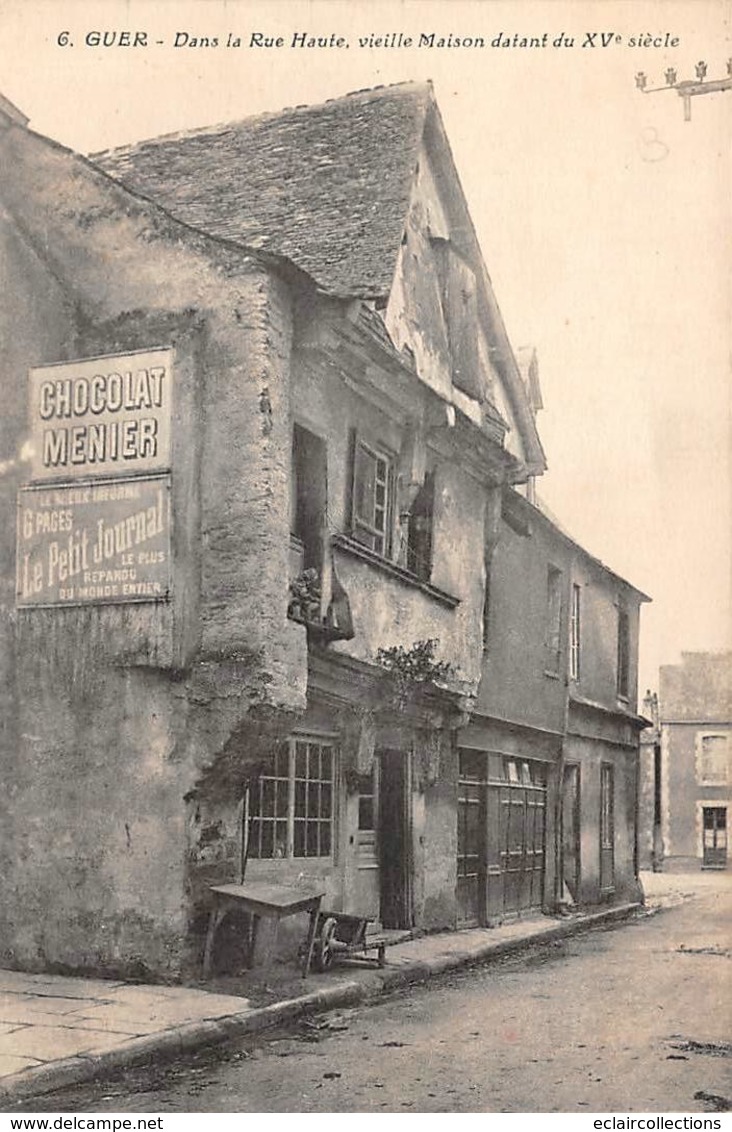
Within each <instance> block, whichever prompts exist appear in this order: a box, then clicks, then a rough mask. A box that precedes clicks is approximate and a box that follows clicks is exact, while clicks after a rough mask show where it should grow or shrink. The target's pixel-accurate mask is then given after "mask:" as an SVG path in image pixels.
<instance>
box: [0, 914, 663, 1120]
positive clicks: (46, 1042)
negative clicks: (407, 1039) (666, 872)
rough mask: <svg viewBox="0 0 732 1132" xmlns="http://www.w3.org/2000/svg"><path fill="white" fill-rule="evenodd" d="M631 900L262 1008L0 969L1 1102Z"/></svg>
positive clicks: (352, 977) (407, 944)
mask: <svg viewBox="0 0 732 1132" xmlns="http://www.w3.org/2000/svg"><path fill="white" fill-rule="evenodd" d="M640 909H641V906H640V905H638V904H624V905H621V906H618V907H614V908H608V909H606V910H604V911H602V912H595V913H591V914H589V915H581V914H575V915H571V916H565V917H547V916H538V917H536V918H533V919H525V920H520V921H516V922H514V923H510V924H504V925H502V926H501V927H498V928H474V929H468V930H465V931H456V932H442V933H438V934H435V935H425V936H422V937H420V938H417V939H410V940H406V941H404V942H401V943H398V944H396V945H395V946H393V947H390V948H389V950H388V952H387V966H386V967H385V968H383V969H376V968H375V967H366V966H363V965H362V966H357V965H356V964H341V965H337V966H335V967H334V968H333V969H332V970H331V971H330V972H328V973H327V974H324V975H314V974H313V975H309V976H308V978H307V979H301V980H298V981H297V984H296V987H297V989H296V991H295V992H294V994H293V990H292V988H293V985H295V984H294V982H293V979H292V971H291V970H290V971H288V972H287V979H286V981H285V982H284V983H282V984H281V985H280V987H279V994H278V989H277V974H276V972H275V973H274V974H273V976H272V978H271V979H270V978H269V975H268V982H269V981H271V982H272V983H273V984H274V985H273V987H267V990H268V991H269V992H270V997H275V999H278V1000H277V1001H274V1002H270V1003H269V1004H268V1005H266V1006H260V1005H255V1004H254V1003H253V1002H252V1001H251V1000H250V999H249V998H246V997H241V996H240V995H232V994H220V993H215V992H214V993H212V992H211V991H209V990H199V989H193V988H190V987H167V986H142V985H132V984H127V983H123V982H113V981H111V980H102V979H84V978H68V977H65V976H57V975H44V974H35V975H34V974H26V973H23V972H18V971H0V1104H2V1103H3V1102H10V1101H15V1100H19V1099H21V1098H23V1097H32V1096H34V1095H38V1094H41V1093H47V1092H51V1091H53V1090H55V1089H59V1088H63V1087H64V1086H66V1085H71V1084H77V1083H78V1082H80V1081H84V1080H89V1079H90V1078H95V1077H100V1076H103V1075H104V1074H105V1073H108V1072H111V1071H113V1070H118V1069H121V1068H124V1067H126V1066H130V1065H133V1064H141V1063H144V1062H146V1061H150V1060H151V1059H152V1058H155V1059H161V1058H172V1057H175V1056H178V1055H180V1054H182V1053H183V1052H185V1051H189V1050H193V1049H196V1048H199V1047H201V1046H204V1045H208V1044H214V1043H217V1042H221V1041H225V1040H227V1039H229V1038H234V1037H236V1036H237V1035H243V1034H247V1033H253V1032H255V1031H258V1030H262V1029H265V1028H267V1027H271V1026H273V1025H276V1024H278V1023H284V1022H287V1021H289V1020H291V1019H293V1018H295V1017H298V1016H299V1015H301V1014H305V1013H316V1012H318V1011H324V1010H330V1009H333V1008H336V1007H341V1006H346V1005H355V1004H357V1003H358V1002H362V1001H364V1000H366V999H367V998H371V997H374V996H375V995H379V994H381V993H384V992H385V991H389V990H392V989H395V988H396V987H399V986H404V985H405V984H407V983H412V982H419V981H422V980H424V979H427V978H430V977H431V976H433V975H437V974H440V973H442V972H444V971H448V970H452V969H455V968H458V967H464V966H469V965H470V964H474V963H484V962H488V961H490V960H491V959H492V958H495V957H498V956H500V955H504V954H506V953H508V952H511V951H516V950H518V949H520V948H522V947H526V946H527V945H530V944H532V943H541V942H549V941H551V940H555V939H559V938H563V937H565V936H568V935H574V934H576V933H577V932H581V931H586V930H588V929H590V928H592V927H596V926H602V925H605V924H608V923H611V922H613V921H617V920H622V919H625V918H627V917H630V916H632V915H634V914H637V913H638V912H639V911H640Z"/></svg>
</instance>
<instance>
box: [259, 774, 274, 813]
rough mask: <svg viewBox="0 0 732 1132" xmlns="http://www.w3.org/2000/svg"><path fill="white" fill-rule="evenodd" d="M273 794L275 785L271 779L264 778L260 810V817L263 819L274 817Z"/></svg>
mask: <svg viewBox="0 0 732 1132" xmlns="http://www.w3.org/2000/svg"><path fill="white" fill-rule="evenodd" d="M274 792H275V784H274V782H273V781H272V779H271V778H265V779H264V781H263V782H262V810H261V816H262V817H263V818H271V817H274Z"/></svg>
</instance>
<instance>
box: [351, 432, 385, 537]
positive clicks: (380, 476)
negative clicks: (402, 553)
mask: <svg viewBox="0 0 732 1132" xmlns="http://www.w3.org/2000/svg"><path fill="white" fill-rule="evenodd" d="M393 496H394V465H393V460H392V458H391V457H390V456H389V455H387V453H386V452H383V451H380V450H378V449H377V448H374V447H372V446H371V445H369V444H366V443H364V442H363V441H362V440H360V439H358V438H356V439H355V443H354V453H353V498H352V508H351V511H352V514H351V534H352V536H353V538H355V539H356V540H357V541H358V542H360V543H362V544H363V545H364V546H367V547H368V548H369V550H373V551H374V552H375V553H376V554H380V555H382V557H387V556H388V555H389V554H390V553H391V531H392V516H393V511H394V503H393Z"/></svg>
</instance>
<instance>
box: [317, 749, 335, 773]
mask: <svg viewBox="0 0 732 1132" xmlns="http://www.w3.org/2000/svg"><path fill="white" fill-rule="evenodd" d="M320 774H321V777H322V778H325V779H326V780H327V781H330V780H331V779H332V778H333V753H332V751H331V748H330V747H322V748H321V767H320Z"/></svg>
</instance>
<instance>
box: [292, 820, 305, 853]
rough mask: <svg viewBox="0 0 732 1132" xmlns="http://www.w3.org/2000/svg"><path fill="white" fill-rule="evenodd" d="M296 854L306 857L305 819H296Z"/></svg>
mask: <svg viewBox="0 0 732 1132" xmlns="http://www.w3.org/2000/svg"><path fill="white" fill-rule="evenodd" d="M294 856H295V857H304V856H305V822H304V821H296V822H295V848H294Z"/></svg>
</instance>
